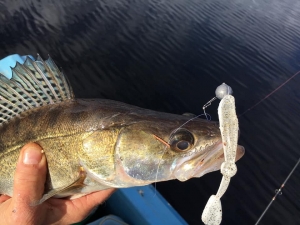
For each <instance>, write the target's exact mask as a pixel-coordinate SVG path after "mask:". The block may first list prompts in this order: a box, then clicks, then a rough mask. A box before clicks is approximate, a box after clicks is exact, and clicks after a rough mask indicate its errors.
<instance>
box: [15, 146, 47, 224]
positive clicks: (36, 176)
mask: <svg viewBox="0 0 300 225" xmlns="http://www.w3.org/2000/svg"><path fill="white" fill-rule="evenodd" d="M46 171H47V166H46V157H45V156H44V154H43V153H42V148H41V147H40V146H39V145H37V144H34V143H30V144H27V145H25V146H24V147H23V148H22V150H21V153H20V157H19V160H18V163H17V168H16V172H15V177H14V189H13V198H12V199H13V202H12V206H13V210H12V211H13V213H14V220H15V222H16V224H19V223H18V222H19V221H18V220H22V224H23V223H24V221H25V223H26V221H27V222H28V224H30V223H31V222H32V224H33V221H34V219H35V213H36V212H35V211H36V209H37V208H38V207H37V206H35V207H34V206H33V204H34V203H35V202H37V201H38V200H39V199H41V197H42V195H43V192H44V184H45V179H46ZM21 215H22V216H21ZM23 217H24V218H23Z"/></svg>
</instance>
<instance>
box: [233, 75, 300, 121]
mask: <svg viewBox="0 0 300 225" xmlns="http://www.w3.org/2000/svg"><path fill="white" fill-rule="evenodd" d="M299 73H300V70H299V71H298V72H296V73H295V74H294V75H293V76H291V77H290V78H289V79H287V80H286V81H285V82H283V83H282V84H281V85H279V86H278V87H277V88H275V89H274V90H273V91H271V92H270V93H269V94H267V95H266V96H265V97H264V98H263V99H261V100H260V101H258V102H257V103H256V104H254V105H253V106H251V107H250V108H248V109H247V110H246V111H244V112H243V113H242V114H240V115H238V117H241V116H243V115H245V114H246V113H247V112H249V111H250V110H251V109H253V108H255V107H256V106H258V105H259V104H260V103H262V102H263V101H264V100H266V99H267V98H268V97H270V96H271V95H272V94H274V93H275V92H276V91H278V90H279V89H280V88H282V87H283V86H284V85H286V84H287V83H288V82H289V81H290V80H292V79H293V78H294V77H295V76H297V75H298V74H299Z"/></svg>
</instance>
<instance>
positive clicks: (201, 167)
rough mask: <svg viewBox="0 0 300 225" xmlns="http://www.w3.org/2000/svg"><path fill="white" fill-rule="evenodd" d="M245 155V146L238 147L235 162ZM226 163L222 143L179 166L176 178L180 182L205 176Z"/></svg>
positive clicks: (175, 173) (175, 174)
mask: <svg viewBox="0 0 300 225" xmlns="http://www.w3.org/2000/svg"><path fill="white" fill-rule="evenodd" d="M244 154H245V149H244V147H243V146H240V145H238V146H237V150H236V158H235V161H237V160H239V159H240V158H242V156H243V155H244ZM224 161H225V158H224V150H223V144H222V141H219V142H217V143H216V144H215V145H213V146H211V147H210V148H209V149H208V150H207V151H206V152H205V153H203V152H201V153H199V154H198V155H196V156H194V157H193V158H191V159H189V160H187V161H185V162H183V163H182V164H180V165H178V166H177V168H176V170H175V172H174V176H175V178H176V179H178V180H180V181H186V180H188V179H190V178H192V177H202V176H203V175H205V174H207V173H210V172H213V171H217V170H220V168H221V164H222V163H223V162H224Z"/></svg>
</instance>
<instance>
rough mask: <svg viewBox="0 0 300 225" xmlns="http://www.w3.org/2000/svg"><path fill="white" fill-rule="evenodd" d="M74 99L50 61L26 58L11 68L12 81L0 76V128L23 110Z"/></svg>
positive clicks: (39, 58)
mask: <svg viewBox="0 0 300 225" xmlns="http://www.w3.org/2000/svg"><path fill="white" fill-rule="evenodd" d="M73 98H74V94H73V91H72V88H71V86H70V85H69V82H68V81H67V79H66V77H65V76H64V75H63V73H62V72H61V71H60V70H59V69H58V67H57V66H56V65H55V63H54V62H53V60H52V59H51V58H50V57H49V58H48V59H47V60H46V61H44V60H43V59H42V58H41V57H40V56H39V55H38V57H37V60H36V61H33V60H32V59H31V58H30V57H27V58H26V60H25V62H24V63H23V64H20V63H18V62H17V64H16V66H15V67H14V68H12V78H11V79H8V78H6V77H5V76H4V75H2V74H0V124H2V123H4V122H7V121H9V120H10V119H11V118H13V117H15V116H17V115H19V114H20V113H22V112H24V111H26V110H29V109H32V108H37V107H40V106H43V105H48V104H55V103H59V102H62V101H64V100H67V99H73Z"/></svg>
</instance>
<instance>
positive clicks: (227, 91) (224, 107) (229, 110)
mask: <svg viewBox="0 0 300 225" xmlns="http://www.w3.org/2000/svg"><path fill="white" fill-rule="evenodd" d="M231 94H232V89H231V88H230V87H229V86H228V85H226V84H225V83H223V84H222V85H220V86H219V87H218V88H217V90H216V96H217V97H218V98H219V99H221V102H220V104H219V108H218V115H219V122H220V131H221V136H222V142H223V149H224V156H225V161H224V162H223V163H222V165H221V173H222V174H223V178H222V181H221V184H220V186H219V189H218V192H217V194H216V195H212V196H211V197H210V198H209V200H208V202H207V204H206V206H205V208H204V210H203V213H202V221H203V222H204V223H205V224H206V225H219V224H220V223H221V221H222V206H221V200H220V198H221V197H222V196H223V194H224V193H225V192H226V190H227V188H228V186H229V182H230V178H231V177H233V176H234V175H235V174H236V172H237V167H236V165H235V155H236V149H237V141H238V130H239V126H238V119H237V116H236V112H235V100H234V97H233V96H232V95H231Z"/></svg>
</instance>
